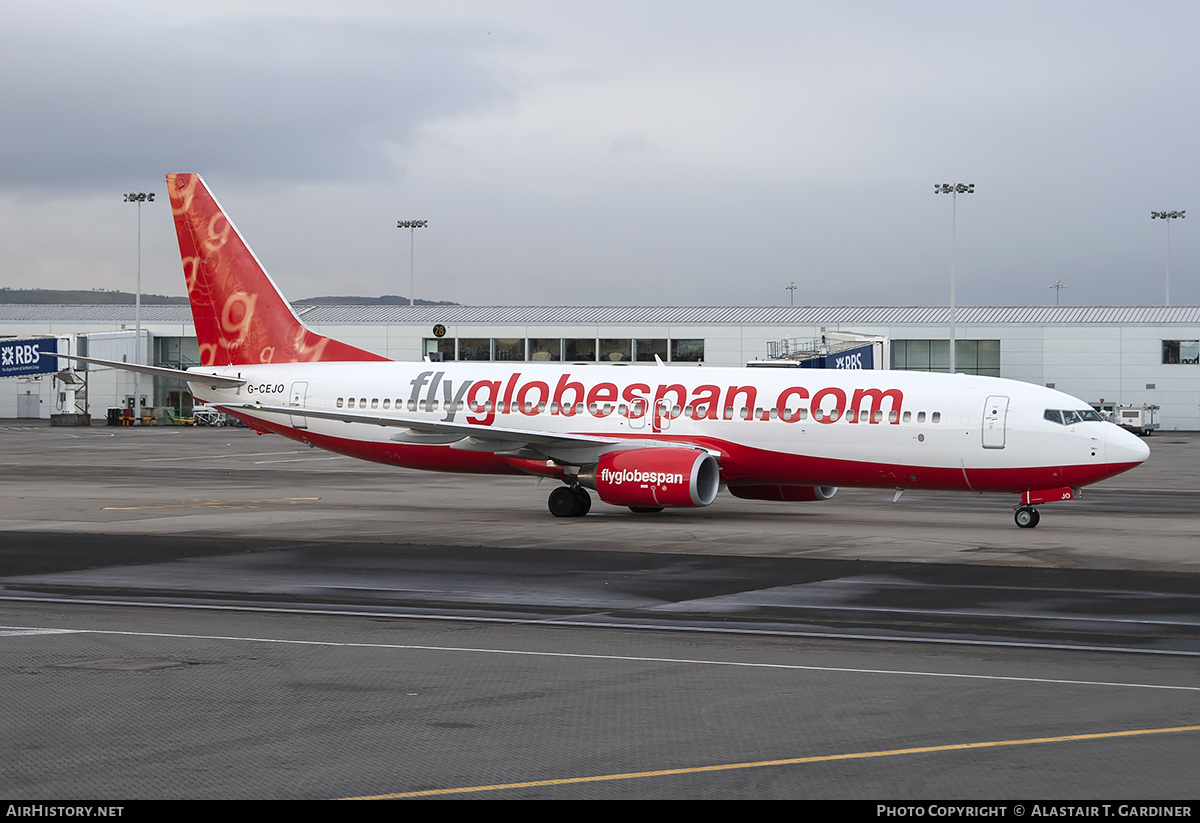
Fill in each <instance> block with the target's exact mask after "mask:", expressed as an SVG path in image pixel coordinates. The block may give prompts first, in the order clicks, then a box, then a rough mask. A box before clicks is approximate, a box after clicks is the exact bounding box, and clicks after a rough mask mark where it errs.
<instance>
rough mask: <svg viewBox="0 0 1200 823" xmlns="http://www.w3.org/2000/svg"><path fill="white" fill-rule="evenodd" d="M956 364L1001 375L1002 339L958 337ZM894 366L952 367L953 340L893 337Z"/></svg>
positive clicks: (918, 368)
mask: <svg viewBox="0 0 1200 823" xmlns="http://www.w3.org/2000/svg"><path fill="white" fill-rule="evenodd" d="M954 343H955V346H954V368H955V370H956V371H958V372H961V373H962V374H981V375H983V376H985V377H999V376H1000V341H999V340H956V341H954ZM892 368H893V369H897V370H899V371H934V372H949V371H950V341H949V340H893V341H892Z"/></svg>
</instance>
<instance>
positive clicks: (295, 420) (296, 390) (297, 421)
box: [288, 380, 308, 429]
mask: <svg viewBox="0 0 1200 823" xmlns="http://www.w3.org/2000/svg"><path fill="white" fill-rule="evenodd" d="M307 394H308V381H306V380H297V381H296V382H295V383H292V390H291V391H290V392H289V393H288V405H289V406H294V407H296V408H298V409H302V408H304V397H305V395H307ZM291 421H292V428H293V429H307V428H308V418H307V417H305V416H304V415H302V414H293V415H291Z"/></svg>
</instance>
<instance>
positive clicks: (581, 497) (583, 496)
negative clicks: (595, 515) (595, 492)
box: [571, 486, 592, 517]
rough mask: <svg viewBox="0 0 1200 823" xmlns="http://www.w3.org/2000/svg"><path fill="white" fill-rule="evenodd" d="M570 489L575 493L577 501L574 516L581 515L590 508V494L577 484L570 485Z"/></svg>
mask: <svg viewBox="0 0 1200 823" xmlns="http://www.w3.org/2000/svg"><path fill="white" fill-rule="evenodd" d="M571 491H572V492H574V493H575V498H576V499H577V500H578V501H579V511H577V512H575V516H576V517H583V516H584V515H585V514H587V513H588V512H590V511H591V510H592V496H591V495H590V494H588V493H587V490H586V489H582V488H580V487H579V486H572V487H571Z"/></svg>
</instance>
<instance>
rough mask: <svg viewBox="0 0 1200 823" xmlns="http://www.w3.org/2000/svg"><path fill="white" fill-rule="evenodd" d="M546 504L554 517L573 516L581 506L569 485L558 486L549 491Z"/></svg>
mask: <svg viewBox="0 0 1200 823" xmlns="http://www.w3.org/2000/svg"><path fill="white" fill-rule="evenodd" d="M547 505H548V506H549V508H550V513H551V514H552V515H554V516H555V517H575V516H577V515H578V514H579V510H580V508H581V505H580V502H579V498H578V497H577V496H576V495H575V490H574V489H572V488H571V487H570V486H559V487H558V488H557V489H555V490H554V491H552V492H550V500H549V501H547Z"/></svg>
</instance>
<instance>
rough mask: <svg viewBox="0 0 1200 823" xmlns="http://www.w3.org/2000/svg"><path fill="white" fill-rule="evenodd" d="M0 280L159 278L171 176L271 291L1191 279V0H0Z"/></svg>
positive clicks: (32, 283) (625, 298)
mask: <svg viewBox="0 0 1200 823" xmlns="http://www.w3.org/2000/svg"><path fill="white" fill-rule="evenodd" d="M0 12H2V13H3V21H4V22H3V25H2V26H0V147H2V152H3V153H2V155H0V156H2V158H3V162H0V242H2V244H3V246H2V248H3V252H4V253H3V258H2V262H0V286H7V287H10V288H32V287H47V288H106V289H125V290H132V289H133V287H134V284H135V274H136V251H137V207H136V206H133V205H129V204H126V203H123V202H122V199H121V194H122V193H123V192H126V191H154V192H157V193H158V198H157V199H156V202H155V203H153V204H148V205H146V206H143V211H142V250H143V251H142V255H143V256H142V264H143V288H144V290H145V291H148V292H155V293H161V294H182V293H183V282H182V274H181V269H180V264H179V257H178V248H177V246H176V245H175V236H174V229H173V227H172V224H171V221H170V216H169V209H168V206H167V204H166V203H165V202H164V201H165V197H164V193H165V187H164V182H163V175H164V174H165V173H167V172H199V173H200V174H202V175H203V176H204V178H205V180H206V181H207V182H208V184H209V186H210V188H211V189H212V190H213V192H214V193H215V194H216V196H217V198H218V199H219V200H220V201H221V203H222V205H223V206H224V207H225V208H226V210H227V212H228V214H229V216H230V218H231V219H232V220H233V222H234V223H235V224H236V225H237V226H238V228H239V230H240V231H241V232H242V234H243V235H244V236H245V238H246V240H247V241H248V242H249V243H250V245H251V246H252V247H253V248H254V250H255V252H256V253H257V254H258V257H259V259H260V260H262V261H263V263H264V264H265V265H266V267H267V268H268V270H269V271H270V272H271V274H272V276H273V277H274V279H275V281H276V282H277V283H278V284H279V285H280V287H281V288H282V289H283V290H284V292H285V293H286V294H287V295H288V296H290V297H293V298H300V297H308V296H312V295H321V294H357V295H366V296H377V295H380V294H385V293H386V294H405V295H407V294H408V282H409V242H410V234H409V232H408V231H407V230H399V229H397V228H396V221H397V220H399V219H428V220H429V221H430V222H429V227H428V228H426V229H420V230H418V231H417V232H416V236H415V244H416V277H417V295H418V296H419V297H425V298H429V299H435V300H454V301H458V302H462V303H471V304H568V305H571V304H581V305H583V304H586V305H595V304H601V305H602V304H612V305H638V304H698V305H723V304H739V305H781V304H783V305H786V304H787V303H788V300H789V294H788V292H787V290H786V287H787V286H788V284H789V283H790V282H792V281H795V283H796V286H797V287H798V288H797V291H796V293H795V299H796V303H797V304H818V305H835V304H850V305H858V304H867V305H937V304H944V303H945V302H946V301H947V300H948V297H949V280H950V258H951V255H950V248H951V198H950V197H949V196H945V195H940V194H938V195H935V194H934V184H935V183H938V182H943V181H945V182H959V181H962V182H973V183H975V184H976V193H975V194H973V195H960V196H959V197H958V231H957V240H958V292H957V297H958V303H959V305H993V304H994V305H1046V304H1053V302H1054V295H1055V292H1054V291H1053V290H1052V289H1051V288H1050V287H1051V285H1052V284H1053V283H1054V282H1055V281H1056V280H1061V281H1062V282H1063V284H1065V286H1066V288H1065V289H1063V290H1062V292H1061V299H1062V302H1063V303H1070V304H1077V305H1078V304H1087V305H1094V304H1104V305H1109V304H1112V305H1161V304H1162V303H1163V300H1164V280H1165V262H1166V227H1165V225H1164V224H1163V223H1162V222H1161V221H1159V220H1153V221H1152V220H1151V219H1150V212H1151V210H1162V209H1188V208H1189V207H1190V206H1195V208H1196V209H1197V211H1196V212H1194V214H1193V217H1192V219H1186V220H1182V221H1176V222H1173V223H1172V224H1171V302H1172V304H1173V305H1182V304H1190V305H1195V304H1200V283H1198V274H1200V272H1198V271H1197V267H1198V265H1200V200H1197V199H1196V198H1195V195H1196V193H1197V188H1198V183H1200V173H1198V169H1197V160H1196V151H1197V148H1196V147H1197V142H1198V141H1197V120H1198V118H1200V105H1198V103H1197V95H1196V91H1197V84H1198V82H1200V40H1198V36H1197V35H1198V34H1200V4H1197V3H1194V2H1182V1H1180V2H1137V3H1131V2H1099V1H1098V0H1086V2H1052V1H1048V0H1041V1H1040V2H1013V0H1006V1H1005V2H996V3H991V2H979V1H978V0H974V1H973V2H932V1H931V2H899V1H897V0H891V2H819V3H818V2H798V1H797V0H790V2H740V3H733V2H707V1H706V0H686V2H666V1H664V0H641V2H624V1H623V0H606V2H604V3H596V2H591V3H577V2H569V0H548V1H547V2H520V1H519V0H505V2H456V1H455V0H439V2H422V3H416V2H395V0H380V1H379V2H369V0H338V2H305V1H304V0H286V2H226V1H225V0H215V1H214V0H206V2H204V3H202V4H197V3H195V2H165V1H164V2H135V1H134V0H104V1H103V2H70V3H67V2H53V1H48V2H40V3H29V2H25V0H19V1H18V2H13V1H12V0H0Z"/></svg>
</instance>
